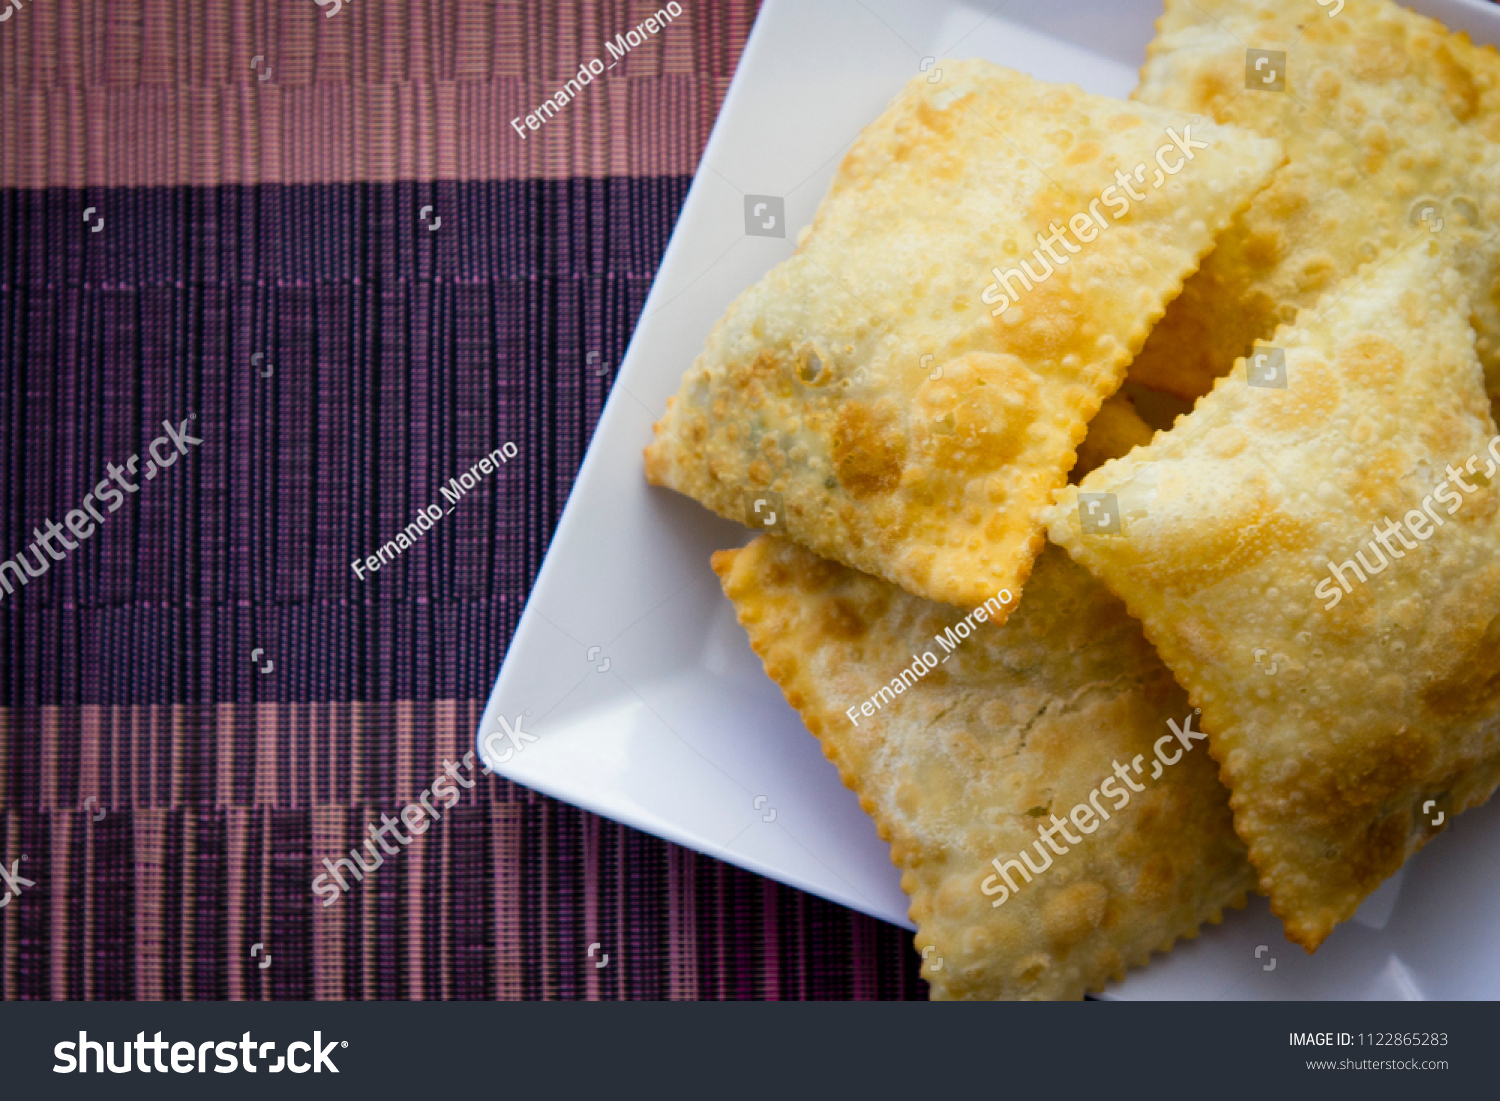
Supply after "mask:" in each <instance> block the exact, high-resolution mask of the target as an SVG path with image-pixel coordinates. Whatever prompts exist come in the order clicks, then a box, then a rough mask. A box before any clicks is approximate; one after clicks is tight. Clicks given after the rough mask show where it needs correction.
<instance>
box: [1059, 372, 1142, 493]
mask: <svg viewBox="0 0 1500 1101" xmlns="http://www.w3.org/2000/svg"><path fill="white" fill-rule="evenodd" d="M1151 435H1152V428H1151V426H1150V425H1149V424H1147V423H1146V422H1145V421H1144V420H1142V419H1141V415H1140V414H1139V413H1137V412H1136V411H1135V406H1134V405H1132V404H1131V403H1130V402H1129V400H1128V399H1126V398H1125V397H1124V396H1122V395H1120V394H1112V395H1111V396H1110V397H1108V398H1107V399H1105V402H1104V404H1103V405H1101V406H1100V407H1099V414H1098V416H1096V417H1095V418H1094V419H1093V420H1092V421H1090V422H1089V434H1088V435H1087V436H1085V437H1084V438H1083V442H1082V443H1081V444H1079V445H1078V465H1077V466H1075V467H1074V468H1073V470H1072V472H1071V473H1070V474H1069V475H1068V480H1069V481H1070V482H1074V483H1077V482H1080V481H1082V480H1083V479H1084V478H1086V477H1088V475H1089V474H1090V473H1091V472H1092V471H1094V470H1095V469H1096V468H1098V467H1099V466H1101V465H1102V464H1103V463H1105V462H1107V461H1108V460H1110V459H1114V458H1118V457H1119V456H1121V455H1124V454H1127V453H1128V452H1129V451H1130V449H1131V448H1133V447H1144V446H1145V445H1146V444H1148V443H1150V442H1151Z"/></svg>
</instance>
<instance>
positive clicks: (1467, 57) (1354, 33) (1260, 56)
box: [1130, 0, 1500, 399]
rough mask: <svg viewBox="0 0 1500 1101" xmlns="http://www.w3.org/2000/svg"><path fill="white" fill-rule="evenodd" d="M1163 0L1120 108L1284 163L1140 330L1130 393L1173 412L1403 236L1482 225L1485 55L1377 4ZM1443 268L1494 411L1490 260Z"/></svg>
mask: <svg viewBox="0 0 1500 1101" xmlns="http://www.w3.org/2000/svg"><path fill="white" fill-rule="evenodd" d="M1340 7H1341V8H1342V10H1341V11H1339V12H1338V14H1337V16H1336V17H1333V10H1332V9H1331V8H1327V7H1323V8H1318V7H1314V6H1312V5H1310V4H1309V3H1308V0H1167V2H1166V11H1165V14H1163V15H1162V17H1161V19H1160V21H1159V22H1158V24H1157V30H1158V34H1157V37H1156V40H1155V41H1154V42H1153V43H1152V44H1151V46H1150V48H1149V50H1148V53H1147V61H1146V65H1145V67H1144V68H1143V69H1142V72H1141V84H1140V87H1139V88H1138V89H1137V90H1136V92H1135V98H1137V99H1139V100H1141V101H1143V102H1147V103H1152V104H1156V105H1159V106H1162V107H1171V108H1175V109H1177V110H1181V111H1199V112H1202V113H1204V114H1206V115H1209V116H1211V117H1212V118H1215V119H1217V120H1218V121H1220V122H1225V123H1234V124H1236V125H1239V126H1243V127H1245V128H1246V129H1249V130H1253V131H1255V132H1256V133H1260V134H1267V135H1274V136H1276V137H1277V138H1279V139H1280V140H1281V141H1282V142H1283V143H1284V144H1285V146H1286V151H1287V156H1288V160H1289V163H1288V164H1287V166H1286V167H1285V168H1284V169H1283V170H1282V171H1280V172H1278V173H1277V174H1276V177H1275V179H1274V180H1273V181H1272V183H1271V186H1270V187H1268V188H1267V189H1266V190H1265V191H1263V192H1261V193H1260V194H1259V195H1258V196H1256V198H1255V201H1254V202H1253V203H1252V205H1251V206H1250V209H1249V210H1248V211H1246V212H1245V213H1244V214H1243V215H1241V216H1240V217H1239V218H1238V219H1236V221H1235V224H1234V226H1233V227H1232V228H1231V229H1230V230H1229V231H1228V232H1226V233H1225V234H1224V235H1223V237H1222V238H1221V239H1220V241H1219V243H1218V245H1217V247H1216V248H1215V249H1214V251H1213V252H1212V253H1211V254H1210V255H1209V256H1208V257H1207V258H1206V259H1205V261H1204V263H1203V266H1202V268H1201V269H1200V270H1199V271H1198V273H1197V274H1196V275H1194V276H1193V277H1192V278H1191V279H1189V280H1188V281H1187V284H1186V285H1185V286H1184V288H1183V292H1182V294H1181V296H1180V297H1179V298H1177V299H1176V301H1174V302H1173V303H1172V304H1171V305H1170V306H1169V307H1168V308H1167V312H1166V316H1165V317H1163V319H1162V321H1161V323H1160V324H1159V325H1157V326H1156V328H1155V329H1153V330H1152V332H1151V335H1150V337H1149V338H1148V339H1147V341H1146V345H1145V347H1144V348H1143V349H1142V350H1141V353H1140V355H1139V356H1138V357H1137V358H1136V360H1135V362H1134V363H1132V364H1131V367H1130V378H1131V380H1132V381H1135V382H1140V383H1142V384H1144V385H1147V386H1153V387H1157V388H1159V389H1164V390H1168V391H1170V392H1172V393H1175V394H1177V395H1179V396H1180V397H1185V398H1195V397H1198V396H1199V395H1201V394H1204V393H1206V392H1207V391H1208V390H1209V388H1210V387H1211V386H1212V384H1213V380H1214V379H1215V378H1216V377H1218V376H1219V375H1221V374H1224V373H1225V372H1226V371H1227V370H1228V369H1229V367H1230V365H1231V364H1233V363H1234V361H1235V357H1237V356H1242V355H1245V354H1246V352H1247V351H1248V349H1249V348H1250V346H1251V344H1252V343H1253V342H1254V341H1256V340H1259V339H1262V338H1268V337H1269V336H1270V335H1271V333H1272V332H1273V331H1274V330H1275V328H1276V326H1277V325H1278V324H1283V323H1289V322H1291V321H1292V320H1293V318H1294V316H1295V314H1296V312H1297V310H1298V309H1301V308H1302V307H1305V306H1310V305H1312V304H1313V303H1315V302H1316V301H1317V300H1318V298H1319V297H1320V296H1321V295H1322V294H1324V293H1326V292H1327V291H1328V290H1330V289H1331V288H1332V287H1333V286H1334V285H1335V284H1337V283H1338V282H1339V281H1340V280H1342V279H1344V278H1346V277H1348V276H1350V275H1352V274H1353V273H1354V272H1355V271H1356V270H1358V268H1359V266H1360V265H1361V264H1364V263H1367V262H1369V261H1372V260H1374V259H1376V258H1377V257H1379V256H1382V255H1384V254H1386V253H1389V252H1390V251H1391V250H1392V249H1393V248H1395V247H1397V244H1398V242H1399V241H1400V240H1401V239H1402V238H1403V235H1405V234H1408V233H1409V232H1410V229H1411V227H1412V226H1413V225H1417V226H1420V227H1423V228H1425V229H1427V230H1429V231H1430V232H1431V233H1432V234H1433V235H1435V236H1441V237H1444V238H1447V237H1453V236H1463V235H1469V236H1476V235H1478V234H1477V231H1476V229H1475V227H1476V226H1477V227H1485V228H1486V229H1489V228H1493V227H1495V226H1497V225H1500V145H1497V144H1496V142H1497V141H1500V55H1497V54H1496V52H1495V50H1494V48H1493V47H1484V48H1480V47H1478V46H1475V45H1474V44H1473V43H1471V42H1470V41H1469V40H1468V38H1467V37H1466V36H1464V35H1462V34H1455V33H1452V32H1450V31H1448V30H1447V29H1446V28H1445V27H1443V26H1442V25H1441V24H1440V23H1437V22H1436V21H1434V20H1432V19H1429V18H1427V17H1426V16H1422V15H1417V14H1416V13H1414V12H1410V11H1407V10H1406V9H1405V8H1401V7H1398V6H1397V5H1396V4H1394V3H1391V2H1390V0H1350V2H1349V3H1348V4H1341V5H1340ZM1478 244H1479V247H1478V248H1476V249H1474V250H1472V251H1470V252H1468V253H1467V254H1459V255H1458V262H1459V263H1460V264H1461V265H1462V267H1463V268H1464V270H1465V272H1466V274H1467V275H1468V276H1469V285H1468V293H1469V302H1470V308H1471V311H1472V321H1473V324H1474V328H1475V329H1476V331H1477V333H1478V344H1477V349H1478V353H1479V358H1480V362H1481V363H1483V364H1484V365H1485V369H1486V372H1487V375H1488V388H1489V392H1490V396H1491V398H1492V399H1494V398H1500V303H1497V294H1500V283H1497V272H1500V265H1497V249H1496V247H1495V241H1494V239H1493V238H1492V237H1489V236H1488V235H1484V236H1482V237H1481V239H1480V241H1479V242H1478Z"/></svg>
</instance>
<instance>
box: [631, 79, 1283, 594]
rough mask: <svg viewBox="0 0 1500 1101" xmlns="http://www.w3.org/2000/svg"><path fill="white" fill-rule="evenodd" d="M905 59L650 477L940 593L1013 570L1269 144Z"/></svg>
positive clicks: (728, 327)
mask: <svg viewBox="0 0 1500 1101" xmlns="http://www.w3.org/2000/svg"><path fill="white" fill-rule="evenodd" d="M938 68H939V69H940V70H941V72H942V78H941V79H940V80H938V81H936V82H929V80H928V75H930V74H928V75H923V76H919V77H917V78H914V79H913V81H912V83H911V84H910V85H908V86H907V88H906V89H905V90H904V91H903V92H902V93H901V94H900V95H898V96H897V97H896V99H895V100H894V101H893V102H892V103H891V105H890V106H889V107H888V108H887V109H886V111H885V112H884V114H882V115H881V116H880V117H879V118H878V119H876V120H875V121H874V122H873V123H872V124H871V125H870V126H869V127H868V128H866V130H865V131H864V133H863V134H862V135H861V136H860V137H859V139H858V140H857V141H856V142H855V144H854V146H853V148H852V149H851V150H850V152H849V154H848V155H847V156H846V157H845V159H844V162H843V164H842V166H841V167H840V169H839V171H838V173H837V175H836V177H835V179H834V181H833V184H832V186H831V188H830V189H829V192H828V194H827V196H826V197H825V198H824V200H823V202H822V205H821V206H820V207H819V209H818V213H817V216H816V218H815V220H814V221H813V224H812V226H811V227H810V228H809V229H808V230H806V231H804V234H803V236H802V237H800V238H799V244H798V248H797V251H796V252H795V254H794V255H792V256H791V257H790V258H789V259H787V260H786V261H784V262H783V263H781V264H780V265H778V266H777V267H776V268H775V269H773V270H772V271H771V272H770V273H769V274H768V275H767V276H766V277H765V278H764V279H763V280H761V282H759V283H758V284H756V285H755V286H753V287H751V288H750V289H749V290H747V291H746V292H745V293H744V294H742V295H741V296H740V297H739V298H738V299H737V300H736V301H735V302H734V304H733V305H732V306H731V307H730V308H729V311H728V313H727V314H726V315H725V316H724V317H723V318H722V319H721V320H720V321H719V322H718V324H717V325H716V326H715V327H714V329H713V331H712V333H711V334H710V336H709V338H708V342H707V346H706V347H705V348H704V350H703V352H702V354H701V355H700V356H699V357H698V359H697V360H696V361H695V362H694V364H693V366H692V368H691V369H690V370H689V371H688V372H687V374H686V377H685V378H684V379H683V383H682V387H681V390H680V391H679V392H678V394H677V396H676V397H675V398H673V399H672V400H671V401H670V402H669V404H668V408H667V411H666V413H665V415H664V416H663V417H662V419H661V421H660V422H659V423H658V424H657V425H656V431H655V438H654V440H653V441H652V443H651V445H650V446H649V447H647V449H646V472H647V477H648V478H649V479H650V480H651V481H652V482H653V483H656V484H660V485H666V486H670V487H672V488H674V489H677V490H679V491H680V492H683V493H686V494H688V495H690V496H692V497H694V498H696V499H697V500H699V501H700V502H702V503H703V504H705V505H707V506H708V507H710V508H712V509H714V510H715V511H716V512H718V513H720V514H722V515H724V516H727V517H730V518H733V519H738V520H746V519H747V517H748V514H749V512H750V502H751V501H752V500H762V501H765V500H768V498H767V497H766V494H767V492H770V493H773V494H775V495H777V499H778V500H779V501H780V503H781V505H782V512H781V513H779V515H782V516H783V517H784V520H783V521H782V522H784V523H785V526H786V532H787V534H789V535H790V536H791V537H792V538H793V539H795V540H797V541H799V542H801V543H803V544H804V545H806V546H808V547H810V548H812V549H813V550H816V551H817V552H818V553H820V554H823V555H826V556H828V557H831V558H835V559H837V560H839V561H841V562H844V563H846V564H848V565H851V566H854V567H856V568H858V569H861V570H865V571H867V572H869V573H873V574H876V575H879V576H881V577H884V578H886V579H887V580H889V581H893V582H895V583H896V584H899V585H901V586H902V587H903V588H906V589H908V590H910V591H912V592H915V593H918V594H921V595H923V596H926V597H929V598H931V599H934V600H941V601H947V602H951V603H956V604H959V605H963V606H973V605H976V604H979V603H981V602H982V601H984V600H985V599H987V598H988V597H990V596H992V595H994V594H995V593H996V592H997V591H998V590H1000V589H1001V588H1008V589H1010V590H1011V591H1013V592H1016V593H1019V591H1020V588H1021V585H1022V583H1023V582H1024V581H1025V579H1026V576H1027V574H1028V572H1029V571H1030V568H1031V562H1032V560H1033V558H1034V557H1035V556H1036V554H1037V552H1038V551H1040V549H1041V547H1042V545H1043V543H1044V542H1045V540H1044V538H1043V537H1042V534H1041V528H1040V525H1039V523H1038V520H1037V512H1038V510H1039V509H1040V508H1041V507H1042V506H1043V505H1045V504H1046V503H1047V502H1048V501H1050V499H1051V498H1050V494H1051V491H1052V490H1053V489H1055V488H1056V487H1058V486H1060V485H1062V484H1063V482H1064V479H1065V478H1066V476H1067V472H1068V470H1069V468H1070V467H1071V466H1072V465H1073V463H1074V458H1075V450H1074V449H1075V448H1076V447H1077V446H1078V443H1079V441H1080V440H1082V439H1083V436H1084V432H1085V427H1086V425H1087V424H1088V421H1089V420H1090V418H1092V417H1093V416H1094V414H1095V412H1097V410H1098V409H1099V405H1100V402H1101V401H1103V399H1104V398H1106V397H1107V396H1109V395H1110V394H1111V393H1113V392H1114V391H1115V389H1116V388H1117V387H1118V386H1119V385H1120V382H1121V380H1122V379H1123V376H1124V372H1125V369H1126V365H1127V364H1128V363H1129V361H1130V358H1131V356H1132V355H1133V354H1134V352H1135V351H1136V350H1137V349H1138V348H1139V347H1140V345H1141V342H1142V341H1143V340H1144V339H1145V337H1146V333H1147V331H1148V330H1149V328H1150V326H1151V325H1152V323H1153V322H1154V321H1155V320H1156V319H1157V318H1158V317H1160V316H1161V313H1162V310H1163V307H1164V305H1165V303H1166V302H1167V301H1168V300H1169V299H1170V298H1172V296H1173V295H1175V294H1176V293H1177V291H1178V289H1179V288H1180V286H1181V283H1182V280H1183V279H1184V278H1185V277H1186V276H1187V275H1188V274H1189V273H1190V272H1192V271H1193V270H1194V268H1195V267H1196V266H1197V263H1198V260H1199V258H1200V257H1201V256H1202V255H1203V254H1204V253H1205V252H1207V251H1208V249H1209V248H1210V247H1211V246H1212V244H1213V241H1214V238H1215V236H1216V235H1217V234H1218V233H1219V232H1220V231H1221V230H1222V229H1223V228H1224V227H1225V226H1227V225H1228V224H1229V221H1230V220H1231V219H1232V218H1233V216H1234V215H1235V213H1236V212H1237V211H1239V210H1240V209H1242V208H1243V207H1244V206H1246V205H1247V204H1248V203H1249V201H1250V199H1251V197H1252V196H1253V195H1254V194H1255V193H1256V192H1257V191H1258V190H1259V189H1260V188H1262V187H1263V186H1264V185H1265V183H1266V181H1267V180H1268V179H1269V178H1270V175H1271V173H1272V171H1273V170H1274V169H1275V168H1276V167H1277V165H1279V164H1280V163H1281V160H1282V154H1281V151H1280V147H1279V146H1278V144H1277V143H1276V142H1275V141H1274V140H1272V139H1268V138H1258V137H1255V136H1253V135H1250V134H1247V133H1245V132H1243V131H1237V130H1233V129H1230V128H1222V127H1217V126H1214V125H1213V124H1211V123H1210V122H1209V121H1207V120H1195V119H1193V118H1192V117H1190V116H1189V115H1187V114H1182V113H1176V112H1170V111H1164V110H1161V109H1158V108H1154V107H1148V106H1144V105H1141V104H1133V103H1122V102H1119V101H1116V100H1112V99H1107V98H1104V97H1100V96H1095V95H1090V94H1087V93H1085V92H1083V91H1081V90H1079V89H1078V88H1076V87H1071V86H1068V87H1062V86H1054V85H1048V84H1043V83H1039V82H1037V81H1035V80H1032V79H1031V78H1029V77H1027V76H1024V75H1022V74H1020V73H1016V72H1012V71H1009V70H1006V69H1002V68H999V67H997V66H995V65H991V64H989V63H987V62H983V61H964V62H954V61H943V62H941V64H940V65H939V67H938Z"/></svg>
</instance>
